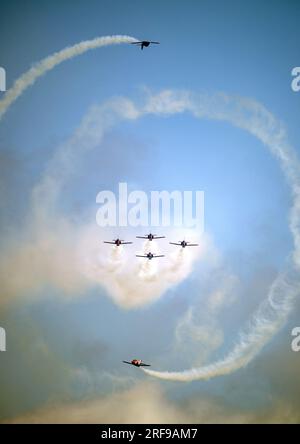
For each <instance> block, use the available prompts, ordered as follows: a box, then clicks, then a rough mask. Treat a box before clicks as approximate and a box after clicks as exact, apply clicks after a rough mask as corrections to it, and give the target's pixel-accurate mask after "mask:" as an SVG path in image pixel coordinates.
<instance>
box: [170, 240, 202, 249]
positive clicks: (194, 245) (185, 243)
mask: <svg viewBox="0 0 300 444" xmlns="http://www.w3.org/2000/svg"><path fill="white" fill-rule="evenodd" d="M169 244H171V245H178V246H179V247H182V248H185V247H198V246H199V244H191V243H190V242H187V241H185V240H183V241H178V242H169Z"/></svg>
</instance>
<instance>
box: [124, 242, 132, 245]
mask: <svg viewBox="0 0 300 444" xmlns="http://www.w3.org/2000/svg"><path fill="white" fill-rule="evenodd" d="M128 244H132V242H122V245H128Z"/></svg>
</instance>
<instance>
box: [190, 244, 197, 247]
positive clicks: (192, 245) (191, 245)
mask: <svg viewBox="0 0 300 444" xmlns="http://www.w3.org/2000/svg"><path fill="white" fill-rule="evenodd" d="M198 246H199V244H187V247H198Z"/></svg>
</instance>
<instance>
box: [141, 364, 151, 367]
mask: <svg viewBox="0 0 300 444" xmlns="http://www.w3.org/2000/svg"><path fill="white" fill-rule="evenodd" d="M140 367H151V365H150V364H143V363H142V364H140Z"/></svg>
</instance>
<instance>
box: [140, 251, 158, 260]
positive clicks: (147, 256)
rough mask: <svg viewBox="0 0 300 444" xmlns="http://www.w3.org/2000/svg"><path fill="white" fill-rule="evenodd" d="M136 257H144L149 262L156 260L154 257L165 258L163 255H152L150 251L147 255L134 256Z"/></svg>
mask: <svg viewBox="0 0 300 444" xmlns="http://www.w3.org/2000/svg"><path fill="white" fill-rule="evenodd" d="M135 256H136V257H145V258H147V259H149V261H151V259H153V258H156V257H165V255H164V254H153V253H151V251H149V253H147V254H136V255H135Z"/></svg>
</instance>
